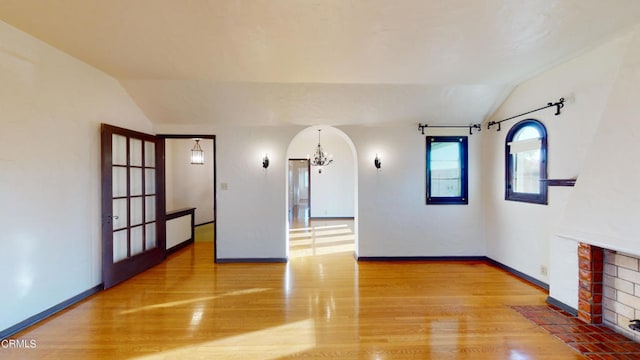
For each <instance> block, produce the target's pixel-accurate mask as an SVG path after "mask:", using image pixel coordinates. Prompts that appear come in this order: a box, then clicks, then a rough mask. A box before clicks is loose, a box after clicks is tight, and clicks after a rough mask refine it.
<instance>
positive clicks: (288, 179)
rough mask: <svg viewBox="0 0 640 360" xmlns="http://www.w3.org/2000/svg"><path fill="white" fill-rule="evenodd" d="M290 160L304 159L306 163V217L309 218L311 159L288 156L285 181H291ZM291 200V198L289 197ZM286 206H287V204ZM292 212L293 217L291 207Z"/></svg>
mask: <svg viewBox="0 0 640 360" xmlns="http://www.w3.org/2000/svg"><path fill="white" fill-rule="evenodd" d="M292 161H305V162H306V163H307V174H308V179H309V180H308V184H307V201H308V203H307V218H308V219H311V161H310V160H309V159H306V158H289V159H288V161H287V169H288V170H287V181H288V182H289V183H291V178H290V176H291V174H290V173H289V170H291V162H292ZM289 191H291V189H289ZM289 200H291V199H289ZM287 206H289V205H288V204H287ZM289 210H290V211H291V212H292V214H291V217H292V218H293V209H289Z"/></svg>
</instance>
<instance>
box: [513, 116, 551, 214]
mask: <svg viewBox="0 0 640 360" xmlns="http://www.w3.org/2000/svg"><path fill="white" fill-rule="evenodd" d="M526 127H533V128H535V129H536V130H537V131H538V133H539V134H540V180H541V181H540V185H539V186H540V190H539V192H538V193H524V192H516V191H514V186H513V182H514V169H515V161H516V157H515V156H514V155H513V154H511V151H510V146H511V145H510V144H511V143H512V142H513V140H514V137H515V136H516V135H517V134H518V132H520V130H522V129H524V128H526ZM546 179H547V129H546V128H545V126H544V125H543V124H542V123H541V122H540V121H538V120H535V119H527V120H522V121H520V122H518V123H517V124H515V125H513V127H511V129H510V130H509V132H508V133H507V137H506V141H505V200H512V201H521V202H528V203H534V204H544V205H546V204H547V182H546V181H544V180H546Z"/></svg>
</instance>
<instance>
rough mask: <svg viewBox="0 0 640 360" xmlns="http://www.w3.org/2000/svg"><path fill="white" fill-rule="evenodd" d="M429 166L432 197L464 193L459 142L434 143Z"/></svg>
mask: <svg viewBox="0 0 640 360" xmlns="http://www.w3.org/2000/svg"><path fill="white" fill-rule="evenodd" d="M429 166H430V169H431V197H457V196H461V195H462V191H461V189H462V186H461V185H462V176H461V175H462V164H461V162H460V145H459V143H453V142H443V143H436V142H434V143H432V145H431V157H430V163H429Z"/></svg>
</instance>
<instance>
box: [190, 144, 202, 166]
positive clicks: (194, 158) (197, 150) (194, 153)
mask: <svg viewBox="0 0 640 360" xmlns="http://www.w3.org/2000/svg"><path fill="white" fill-rule="evenodd" d="M191 163H192V164H195V165H203V164H204V151H203V150H202V148H201V147H200V139H196V143H195V144H194V145H193V149H191Z"/></svg>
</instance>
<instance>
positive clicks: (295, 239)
mask: <svg viewBox="0 0 640 360" xmlns="http://www.w3.org/2000/svg"><path fill="white" fill-rule="evenodd" d="M354 241H355V234H354V233H353V230H352V229H351V228H350V227H349V226H348V225H347V224H334V225H325V224H322V225H313V226H311V227H304V228H297V229H291V230H290V231H289V257H290V258H301V257H309V256H315V255H328V254H336V253H349V252H353V251H354V250H355V247H354Z"/></svg>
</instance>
